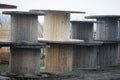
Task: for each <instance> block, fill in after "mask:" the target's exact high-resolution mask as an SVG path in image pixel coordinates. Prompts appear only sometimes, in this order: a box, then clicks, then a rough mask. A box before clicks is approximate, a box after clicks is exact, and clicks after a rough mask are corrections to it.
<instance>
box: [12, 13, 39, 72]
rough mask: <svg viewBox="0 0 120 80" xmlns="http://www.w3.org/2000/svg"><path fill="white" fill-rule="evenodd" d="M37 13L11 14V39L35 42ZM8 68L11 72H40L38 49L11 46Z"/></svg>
mask: <svg viewBox="0 0 120 80" xmlns="http://www.w3.org/2000/svg"><path fill="white" fill-rule="evenodd" d="M37 28H38V17H37V15H29V14H28V15H23V14H22V15H21V14H15V15H11V41H13V42H22V41H29V42H37V39H38V36H37V34H38V32H37V31H38V29H37ZM10 57H11V58H10V69H11V72H12V73H19V74H37V73H39V72H40V49H30V48H16V47H11V56H10Z"/></svg>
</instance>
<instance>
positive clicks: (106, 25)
mask: <svg viewBox="0 0 120 80" xmlns="http://www.w3.org/2000/svg"><path fill="white" fill-rule="evenodd" d="M97 21H102V22H103V23H97V28H96V37H95V40H105V41H115V40H117V37H118V23H117V21H118V20H117V19H116V18H98V19H97Z"/></svg>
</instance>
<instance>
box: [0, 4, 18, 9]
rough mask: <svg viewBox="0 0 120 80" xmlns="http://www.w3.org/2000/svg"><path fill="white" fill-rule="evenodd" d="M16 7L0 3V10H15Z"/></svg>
mask: <svg viewBox="0 0 120 80" xmlns="http://www.w3.org/2000/svg"><path fill="white" fill-rule="evenodd" d="M15 8H17V6H15V5H9V4H1V3H0V9H15Z"/></svg>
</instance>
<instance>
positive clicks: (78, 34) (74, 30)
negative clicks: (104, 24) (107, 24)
mask: <svg viewBox="0 0 120 80" xmlns="http://www.w3.org/2000/svg"><path fill="white" fill-rule="evenodd" d="M93 30H94V28H93V23H92V22H72V23H71V38H73V39H81V40H85V42H90V41H93Z"/></svg>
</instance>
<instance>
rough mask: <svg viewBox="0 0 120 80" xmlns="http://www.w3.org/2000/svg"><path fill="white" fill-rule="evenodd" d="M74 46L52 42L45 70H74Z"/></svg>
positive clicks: (47, 53) (47, 54)
mask: <svg viewBox="0 0 120 80" xmlns="http://www.w3.org/2000/svg"><path fill="white" fill-rule="evenodd" d="M72 57H73V46H72V45H63V44H50V48H48V49H47V52H46V63H45V70H46V71H48V72H69V71H72V59H73V58H72Z"/></svg>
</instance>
